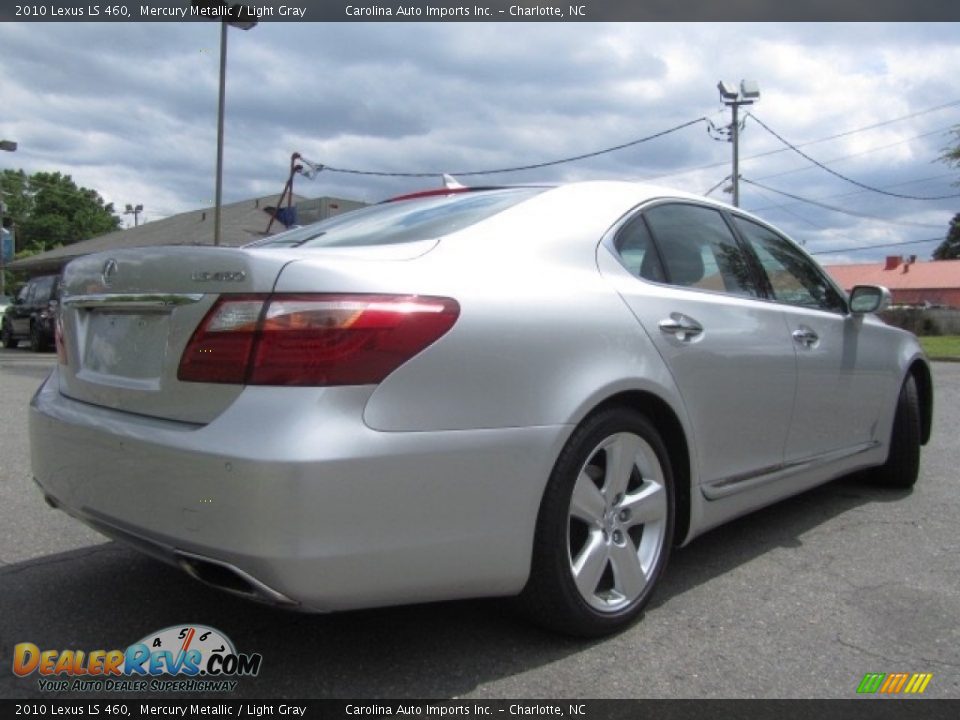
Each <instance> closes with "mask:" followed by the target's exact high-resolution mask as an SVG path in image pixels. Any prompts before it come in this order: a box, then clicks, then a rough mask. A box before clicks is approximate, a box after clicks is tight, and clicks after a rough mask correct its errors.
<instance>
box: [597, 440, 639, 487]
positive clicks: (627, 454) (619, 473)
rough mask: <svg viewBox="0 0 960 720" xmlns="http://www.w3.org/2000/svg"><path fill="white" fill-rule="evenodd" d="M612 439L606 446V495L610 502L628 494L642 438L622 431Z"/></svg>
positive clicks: (604, 480)
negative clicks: (628, 486)
mask: <svg viewBox="0 0 960 720" xmlns="http://www.w3.org/2000/svg"><path fill="white" fill-rule="evenodd" d="M612 440H613V441H612V442H611V443H610V444H609V445H607V446H606V448H605V449H606V451H607V471H606V475H605V477H604V479H603V490H604V495H606V497H607V500H608V501H610V502H613V501H614V500H615V499H616V498H617V497H619V496H622V495H624V494H626V492H627V485H628V484H629V483H630V476H631V475H632V474H633V468H634V466H635V465H636V461H637V453H638V452H640V443H641V440H640V438H638V437H637V436H636V435H632V434H630V433H620V434H619V435H615V436H614V437H613V438H612Z"/></svg>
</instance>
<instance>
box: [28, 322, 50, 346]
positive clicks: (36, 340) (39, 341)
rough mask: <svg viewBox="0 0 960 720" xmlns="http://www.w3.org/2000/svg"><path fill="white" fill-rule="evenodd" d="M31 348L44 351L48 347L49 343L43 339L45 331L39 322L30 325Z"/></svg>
mask: <svg viewBox="0 0 960 720" xmlns="http://www.w3.org/2000/svg"><path fill="white" fill-rule="evenodd" d="M30 349H31V350H32V351H33V352H35V353H38V352H43V351H44V350H46V349H47V343H46V342H44V340H43V332H42V331H41V330H40V325H39V324H38V323H33V325H31V326H30Z"/></svg>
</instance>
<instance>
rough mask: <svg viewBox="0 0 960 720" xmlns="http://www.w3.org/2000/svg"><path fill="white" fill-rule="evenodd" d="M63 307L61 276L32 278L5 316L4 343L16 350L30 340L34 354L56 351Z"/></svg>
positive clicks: (1, 328)
mask: <svg viewBox="0 0 960 720" xmlns="http://www.w3.org/2000/svg"><path fill="white" fill-rule="evenodd" d="M59 303H60V276H59V275H42V276H39V277H35V278H32V279H31V280H29V281H28V282H27V284H26V285H24V286H23V287H22V288H21V289H20V292H19V293H17V296H16V298H14V301H13V303H12V304H11V305H10V306H9V307H7V309H6V310H5V311H4V312H3V320H2V325H0V342H2V343H3V346H4V347H5V348H14V347H16V346H17V345H19V344H20V341H21V340H29V341H30V349H31V350H33V351H34V352H41V351H43V350H47V349H49V348H51V347H53V335H54V325H55V320H56V317H57V308H58V306H59Z"/></svg>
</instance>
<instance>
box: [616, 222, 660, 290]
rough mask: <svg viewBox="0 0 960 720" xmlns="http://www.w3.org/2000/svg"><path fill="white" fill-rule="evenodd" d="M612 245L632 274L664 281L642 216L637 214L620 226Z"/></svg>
mask: <svg viewBox="0 0 960 720" xmlns="http://www.w3.org/2000/svg"><path fill="white" fill-rule="evenodd" d="M613 245H614V247H615V248H616V250H617V253H618V254H619V255H620V259H621V260H622V261H623V264H624V265H625V266H626V267H627V270H629V271H630V272H631V273H632V274H634V275H636V276H637V277H642V278H644V279H645V280H653V281H654V282H666V277H665V276H664V274H663V265H661V264H660V257H659V256H658V255H657V249H656V248H655V247H654V246H653V240H652V239H651V237H650V231H649V230H647V224H646V223H645V222H644V221H643V218H642V217H640V216H639V215H638V216H637V217H635V218H633V219H632V220H631V221H630V222H628V223H627V224H626V225H624V226H623V227H622V228H620V232H618V233H617V237H616V239H615V240H614V241H613Z"/></svg>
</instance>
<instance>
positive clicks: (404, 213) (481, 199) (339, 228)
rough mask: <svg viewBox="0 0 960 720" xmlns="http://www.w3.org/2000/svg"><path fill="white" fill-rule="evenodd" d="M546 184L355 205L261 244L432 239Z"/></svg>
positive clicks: (349, 244) (355, 243)
mask: <svg viewBox="0 0 960 720" xmlns="http://www.w3.org/2000/svg"><path fill="white" fill-rule="evenodd" d="M545 189H546V188H533V187H525V188H508V189H504V190H489V191H482V192H465V193H453V194H450V195H433V196H429V197H423V198H416V199H412V200H400V201H397V202H386V203H381V204H379V205H373V206H371V207H367V208H362V209H360V210H353V211H351V212H348V213H344V214H342V215H337V216H336V217H332V218H329V219H327V220H323V221H321V222H319V223H314V224H313V225H308V226H306V227H302V228H296V229H294V230H290V231H288V232H285V233H281V234H279V235H276V236H274V237H272V238H269V239H268V240H261V241H258V242H257V243H256V245H257V246H259V247H268V246H274V247H277V246H279V247H296V246H301V247H358V246H364V245H394V244H397V243H407V242H415V241H417V240H431V239H434V238H438V237H441V236H443V235H449V234H450V233H453V232H456V231H457V230H463V229H464V228H466V227H469V226H470V225H473V224H475V223H478V222H480V221H481V220H485V219H486V218H488V217H491V216H493V215H496V214H497V213H499V212H502V211H503V210H506V209H507V208H509V207H512V206H513V205H516V204H518V203H520V202H523V201H524V200H527V199H529V198H531V197H533V196H534V195H537V194H539V193H541V192H543V191H544V190H545Z"/></svg>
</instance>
